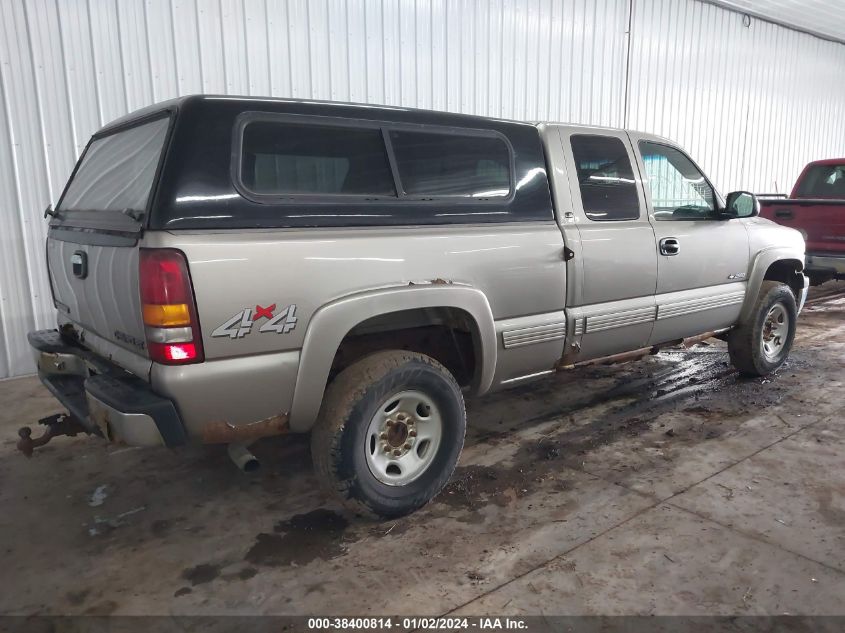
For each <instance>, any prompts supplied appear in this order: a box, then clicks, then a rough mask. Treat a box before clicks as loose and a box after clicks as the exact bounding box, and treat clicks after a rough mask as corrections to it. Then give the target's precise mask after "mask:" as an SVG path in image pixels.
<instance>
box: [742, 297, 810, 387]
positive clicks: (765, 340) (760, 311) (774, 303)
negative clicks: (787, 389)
mask: <svg viewBox="0 0 845 633" xmlns="http://www.w3.org/2000/svg"><path fill="white" fill-rule="evenodd" d="M797 317H798V308H797V306H796V303H795V295H794V294H793V293H792V289H791V288H790V287H789V286H787V285H786V284H783V283H780V282H777V281H764V282H763V283H762V285H761V286H760V292H759V294H758V295H757V301H756V302H755V304H754V308H753V310H752V312H751V315H750V316H749V318H748V320H747V321H746V322H745V323H743V324H742V325H740V326H738V327H736V328H734V329H733V330H731V331H730V333H729V335H728V351H729V353H730V357H731V363H732V364H733V366H734V367H736V368H737V369H738V370H739V371H740V373H742V374H745V375H746V376H766V375H768V374H770V373H772V372H773V371H775V370H776V369H777V368H778V367H780V366H781V365H783V363H784V361H785V360H786V358H787V356H789V351H790V349H792V341H793V340H794V338H795V322H796V319H797Z"/></svg>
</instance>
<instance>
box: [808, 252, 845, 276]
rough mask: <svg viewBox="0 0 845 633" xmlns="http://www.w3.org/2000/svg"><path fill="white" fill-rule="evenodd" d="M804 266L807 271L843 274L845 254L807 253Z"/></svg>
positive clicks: (844, 271)
mask: <svg viewBox="0 0 845 633" xmlns="http://www.w3.org/2000/svg"><path fill="white" fill-rule="evenodd" d="M804 268H805V271H806V272H809V273H812V272H819V273H826V274H832V275H845V254H843V255H830V254H819V255H813V254H812V253H807V260H806V264H805V267H804Z"/></svg>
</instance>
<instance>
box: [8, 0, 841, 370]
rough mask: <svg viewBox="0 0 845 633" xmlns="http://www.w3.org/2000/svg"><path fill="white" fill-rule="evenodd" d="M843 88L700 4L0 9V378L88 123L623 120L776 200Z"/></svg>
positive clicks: (790, 35)
mask: <svg viewBox="0 0 845 633" xmlns="http://www.w3.org/2000/svg"><path fill="white" fill-rule="evenodd" d="M762 4H763V3H757V8H756V10H757V12H758V13H759V12H761V11H762V9H761V8H760V5H762ZM631 7H632V9H633V10H632V11H631V15H629V9H630V8H631ZM629 24H630V40H629ZM629 43H630V47H629ZM843 79H845V46H843V45H842V44H838V43H833V42H829V41H825V40H821V39H819V38H816V37H813V36H811V35H807V34H804V33H799V32H796V31H792V30H789V29H786V28H783V27H780V26H775V25H772V24H769V23H766V22H763V21H760V20H756V19H755V20H754V21H753V22H752V24H751V27H750V28H745V27H744V26H742V20H741V16H740V15H739V14H737V13H733V12H730V11H728V10H726V9H723V8H719V7H716V6H713V5H711V4H705V3H702V2H699V1H698V0H630V2H629V0H595V1H592V0H310V1H309V0H243V1H240V0H146V1H142V0H3V1H2V2H0V102H2V117H1V118H0V220H2V223H0V377H3V376H9V375H20V374H24V373H28V372H31V371H32V370H33V367H32V365H31V361H30V359H29V352H28V347H27V345H26V338H25V337H26V332H27V330H29V329H32V328H34V327H40V328H43V327H50V326H51V324H52V322H53V320H54V316H53V308H52V305H51V300H50V291H49V286H48V283H47V274H46V270H45V265H44V259H45V258H44V237H45V228H46V222H45V221H44V220H43V219H42V217H41V214H42V211H43V209H44V207H45V206H46V205H47V204H48V203H49V202H55V201H56V198H57V197H58V195H59V194H60V192H61V188H62V186H63V184H64V182H65V180H66V178H67V176H68V174H69V173H70V171H71V169H72V167H73V164H74V162H75V159H76V157H77V156H78V154H79V152H80V151H81V150H82V148H83V147H84V145H85V142H86V141H87V138H88V136H89V135H90V134H91V133H92V132H93V131H94V130H96V129H97V128H98V127H100V126H101V125H102V124H104V123H106V122H108V121H110V120H112V119H114V118H116V117H118V116H121V115H122V114H125V113H126V112H129V111H131V110H134V109H136V108H139V107H141V106H144V105H147V104H149V103H152V102H155V101H160V100H163V99H167V98H170V97H173V96H176V95H181V94H190V93H197V92H206V93H229V94H254V95H276V96H286V97H299V98H316V99H332V100H338V101H359V102H369V103H383V104H390V105H409V106H416V107H422V108H433V109H441V110H451V111H459V112H469V113H475V114H483V115H491V116H497V117H506V118H514V119H526V120H556V121H571V122H579V123H593V124H599V125H610V126H623V125H629V126H630V127H634V128H638V129H642V130H646V131H650V132H656V133H659V134H664V135H666V136H670V137H673V138H675V139H677V140H679V141H680V142H682V143H683V144H684V145H686V146H687V148H688V149H690V150H691V151H692V152H693V154H694V156H695V157H696V158H697V159H698V160H699V161H700V163H701V164H702V166H703V167H704V168H705V170H707V171H708V172H709V173H710V174H711V175H712V176H713V177H714V179H715V181H716V183H717V184H718V185H719V186H720V187H721V188H722V189H723V190H729V189H731V188H738V187H740V186H741V187H743V188H747V189H751V190H755V191H763V190H765V191H771V190H773V189H774V188H775V183H777V185H778V187H779V189H780V190H784V189H786V188H787V187H788V186H789V185H791V183H792V181H793V180H794V178H795V177H796V175H797V173H798V169H799V168H800V166H801V165H802V164H803V163H804V162H806V161H807V160H809V159H811V158H820V157H826V156H833V155H842V154H845V127H843V126H845V81H843Z"/></svg>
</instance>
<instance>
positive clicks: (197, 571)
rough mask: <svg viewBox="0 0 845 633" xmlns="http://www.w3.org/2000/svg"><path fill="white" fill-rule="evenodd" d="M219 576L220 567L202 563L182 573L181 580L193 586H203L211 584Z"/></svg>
mask: <svg viewBox="0 0 845 633" xmlns="http://www.w3.org/2000/svg"><path fill="white" fill-rule="evenodd" d="M219 575H220V567H218V566H217V565H209V564H208V563H203V564H201V565H197V566H196V567H191V568H189V569H186V570H185V571H183V572H182V578H184V579H185V580H187V581H188V582H190V583H191V584H192V585H193V586H197V585H204V584H205V583H207V582H211V581H212V580H214V579H215V578H217V576H219Z"/></svg>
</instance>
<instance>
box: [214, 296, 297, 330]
mask: <svg viewBox="0 0 845 633" xmlns="http://www.w3.org/2000/svg"><path fill="white" fill-rule="evenodd" d="M275 310H276V304H275V303H274V304H272V305H269V306H267V307H266V308H264V307H262V306H260V305H257V306H255V311H254V312H253V309H252V308H244V309H243V310H241V311H240V312H238V313H237V314H235V315H234V316H233V317H232V318H231V319H228V320H227V321H226V322H225V323H224V324H223V325H221V326H220V327H219V328H217V329H216V330H214V331H213V332H212V333H211V336H228V337H229V338H242V337H244V336H246V335H247V334H249V333H250V332H252V326H253V325H254V324H255V323H256V322H257V321H258V320H259V319H267V321H266V322H265V323H263V324H262V325H261V327H260V328H258V331H259V332H273V333H275V334H287V333H288V332H290V331H291V330H292V329H293V328H295V327H296V304H293V303H292V304H291V305H289V306H287V307H286V308H283V309H282V310H281V311H280V312H279V313H278V314H275V315H274V314H273V313H274V312H275Z"/></svg>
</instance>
